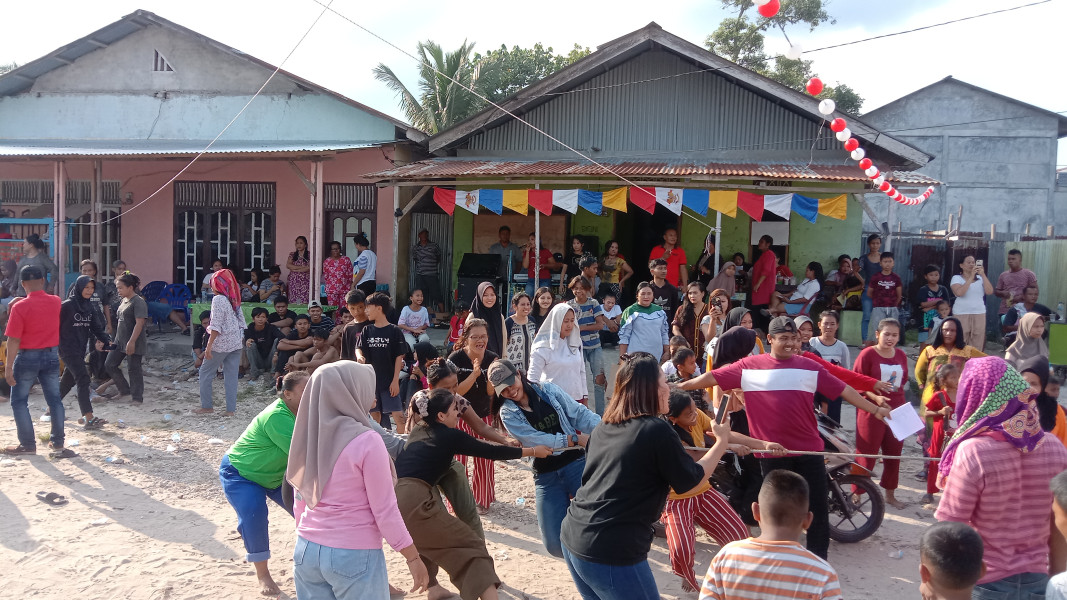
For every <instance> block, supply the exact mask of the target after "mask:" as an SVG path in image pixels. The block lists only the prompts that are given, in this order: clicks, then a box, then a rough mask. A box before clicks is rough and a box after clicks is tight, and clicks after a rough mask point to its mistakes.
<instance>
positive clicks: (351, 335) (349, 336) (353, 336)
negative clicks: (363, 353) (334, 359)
mask: <svg viewBox="0 0 1067 600" xmlns="http://www.w3.org/2000/svg"><path fill="white" fill-rule="evenodd" d="M345 304H347V305H348V312H349V314H351V315H352V322H351V323H349V324H348V325H345V329H344V331H342V332H341V360H358V357H357V356H356V350H357V349H358V348H359V337H360V334H362V333H363V328H364V327H366V326H367V325H370V324H371V322H370V320H369V319H367V295H366V294H364V293H363V290H359V289H355V290H352V291H350V292H348V295H347V296H346V297H345Z"/></svg>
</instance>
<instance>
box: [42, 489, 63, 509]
mask: <svg viewBox="0 0 1067 600" xmlns="http://www.w3.org/2000/svg"><path fill="white" fill-rule="evenodd" d="M37 499H38V500H40V501H41V502H44V503H45V504H50V505H52V506H63V505H64V504H66V503H67V497H66V496H60V495H59V494H57V493H55V492H37Z"/></svg>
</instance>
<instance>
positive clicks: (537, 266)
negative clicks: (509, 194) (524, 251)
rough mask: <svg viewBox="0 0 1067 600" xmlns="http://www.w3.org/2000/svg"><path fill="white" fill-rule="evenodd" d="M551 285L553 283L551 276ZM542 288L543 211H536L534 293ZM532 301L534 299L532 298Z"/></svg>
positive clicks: (538, 185) (537, 186)
mask: <svg viewBox="0 0 1067 600" xmlns="http://www.w3.org/2000/svg"><path fill="white" fill-rule="evenodd" d="M534 189H535V190H539V189H541V184H539V183H535V184H534ZM549 277H550V279H549V280H548V281H549V284H551V283H552V279H551V276H549ZM540 287H541V211H539V210H537V209H536V208H535V209H534V292H537V289H538V288H540ZM531 300H532V298H531Z"/></svg>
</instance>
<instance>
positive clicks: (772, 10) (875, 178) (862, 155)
mask: <svg viewBox="0 0 1067 600" xmlns="http://www.w3.org/2000/svg"><path fill="white" fill-rule="evenodd" d="M755 4H756V10H757V11H758V12H759V14H760V16H762V17H764V18H766V19H769V18H771V17H773V16H774V15H777V14H778V11H779V10H780V9H781V3H780V1H779V0H755ZM802 54H803V48H801V47H800V45H799V44H792V43H790V46H789V50H788V51H787V52H786V57H787V58H790V59H792V60H798V59H799V58H800V57H801V55H802ZM804 88H805V89H806V90H807V91H808V93H809V94H811V95H812V96H818V95H819V94H821V93H822V91H823V89H824V86H823V82H822V80H821V79H819V78H818V77H812V78H811V79H809V80H808V83H807V85H805V86H804ZM835 110H837V104H836V103H835V102H834V101H833V100H831V99H830V98H825V99H823V100H822V101H820V102H819V113H820V114H822V115H823V116H824V117H826V118H830V116H831V115H833V114H834V111H835ZM830 131H833V132H834V137H836V138H837V141H839V142H841V143H842V145H843V146H844V148H845V150H846V151H847V152H849V156H851V157H852V160H854V161H856V164H857V165H858V166H859V168H860V169H861V170H862V171H863V173H864V175H866V176H867V177H868V178H869V179H870V180H871V183H873V184H874V186H875V187H876V188H878V190H879V191H881V192H882V193H884V194H885V195H886V196H889V197H890V198H891V199H892V200H894V201H896V202H899V203H900V204H903V205H905V206H915V205H917V204H922V203H923V202H925V201H926V200H927V199H929V198H930V195H931V194H933V193H934V188H933V186H931V187H928V188H926V191H925V192H923V193H922V194H920V195H918V196H914V197H911V196H905V195H904V194H901V193H900V190H898V189H896V188H895V187H893V184H891V183H889V182H888V181H886V180H885V175H883V174H882V172H881V171H879V170H878V167H876V166H874V163H873V162H872V161H871V159H869V158H867V152H866V151H865V150H864V149H863V148H860V142H859V140H857V139H856V138H854V137H852V130H851V129H849V128H848V122H846V121H845V120H844V119H842V118H841V117H837V118H835V119H833V120H832V121H830Z"/></svg>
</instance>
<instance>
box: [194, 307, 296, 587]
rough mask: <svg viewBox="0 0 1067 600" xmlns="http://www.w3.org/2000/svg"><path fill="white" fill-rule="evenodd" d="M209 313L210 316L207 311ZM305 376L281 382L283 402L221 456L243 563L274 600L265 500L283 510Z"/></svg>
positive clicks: (258, 418)
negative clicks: (284, 484) (253, 570)
mask: <svg viewBox="0 0 1067 600" xmlns="http://www.w3.org/2000/svg"><path fill="white" fill-rule="evenodd" d="M205 312H206V311H205ZM307 380H308V375H307V373H302V372H299V371H297V372H294V373H289V374H288V375H286V376H285V379H283V380H282V397H281V398H279V399H277V400H275V401H274V402H273V403H272V404H270V405H269V406H267V408H265V409H263V411H262V412H260V413H259V414H258V415H256V417H255V418H254V419H252V422H251V423H249V424H248V427H247V428H245V431H244V433H242V434H241V437H240V438H238V439H237V441H236V442H234V444H233V446H231V447H230V449H229V450H228V451H227V452H226V455H225V456H223V457H222V464H221V465H219V481H220V482H222V492H223V493H224V494H225V495H226V500H227V501H229V503H230V506H232V507H233V509H234V510H235V511H236V512H237V532H238V533H240V534H241V540H242V541H244V545H245V552H246V554H245V560H247V561H248V562H250V563H252V564H254V565H255V567H256V577H257V578H258V579H259V585H260V587H261V588H262V593H263V595H266V596H276V595H278V594H279V593H280V592H279V590H278V584H276V583H274V579H273V578H272V577H271V575H270V570H268V569H267V559H269V558H270V540H269V538H268V536H267V498H270V499H271V500H274V501H275V502H276V503H278V506H281V507H283V508H285V504H284V503H283V502H282V480H283V479H284V478H285V468H286V465H287V463H288V461H289V441H290V440H291V439H292V437H293V426H294V425H295V423H296V412H297V407H298V406H299V405H300V396H301V394H303V393H304V386H305V385H307Z"/></svg>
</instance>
